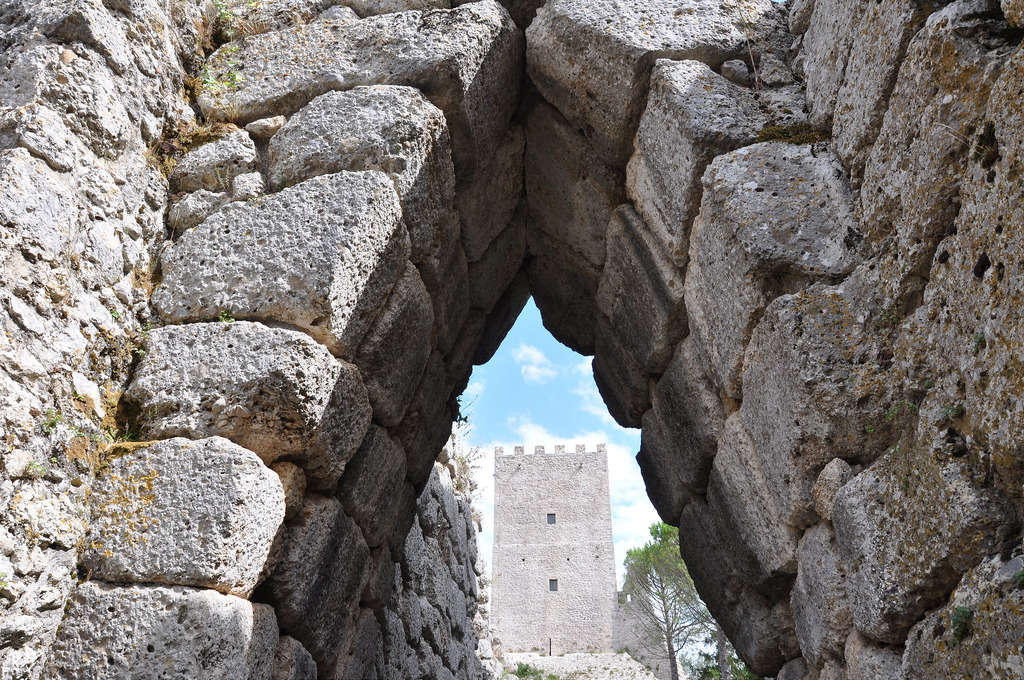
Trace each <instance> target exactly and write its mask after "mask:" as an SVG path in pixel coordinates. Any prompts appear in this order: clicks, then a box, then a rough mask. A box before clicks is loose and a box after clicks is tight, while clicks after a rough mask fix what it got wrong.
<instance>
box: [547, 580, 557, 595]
mask: <svg viewBox="0 0 1024 680" xmlns="http://www.w3.org/2000/svg"><path fill="white" fill-rule="evenodd" d="M548 590H549V591H551V592H552V593H557V592H558V579H557V578H550V579H548Z"/></svg>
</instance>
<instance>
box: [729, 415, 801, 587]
mask: <svg viewBox="0 0 1024 680" xmlns="http://www.w3.org/2000/svg"><path fill="white" fill-rule="evenodd" d="M713 475H714V477H715V478H717V483H718V485H719V487H720V488H721V489H722V490H723V492H724V493H723V500H724V503H725V505H726V506H727V507H728V512H729V514H730V516H731V517H732V518H733V520H734V521H735V522H736V526H737V528H738V529H739V531H740V533H741V535H742V536H743V539H744V541H745V542H746V544H747V545H748V546H750V549H751V550H752V551H753V552H754V554H755V555H757V561H758V563H759V564H760V565H761V571H762V572H763V573H764V574H765V575H766V576H769V577H771V576H778V575H784V574H795V573H796V570H797V561H796V548H797V539H798V538H799V535H800V534H799V532H797V531H796V529H794V528H793V527H791V526H789V525H788V524H787V523H786V518H785V517H784V516H783V514H782V512H781V510H780V509H779V507H778V505H777V504H776V501H775V498H774V497H773V495H772V489H771V487H770V482H769V480H768V475H767V471H766V470H765V468H764V465H763V463H762V462H761V460H760V459H759V458H758V456H757V450H756V449H755V448H754V442H753V441H752V440H751V439H750V434H749V433H748V432H747V430H746V427H745V425H744V423H743V417H742V415H741V414H740V413H734V414H732V415H731V416H729V418H728V419H727V420H726V421H725V428H724V430H723V432H722V437H721V439H720V440H719V444H718V454H717V455H716V456H715V461H714V473H713Z"/></svg>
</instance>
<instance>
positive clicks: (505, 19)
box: [0, 0, 1024, 680]
mask: <svg viewBox="0 0 1024 680" xmlns="http://www.w3.org/2000/svg"><path fill="white" fill-rule="evenodd" d="M332 4H333V3H331V2H329V1H328V0H288V1H287V2H285V1H284V0H280V1H279V2H275V1H273V0H264V2H247V3H242V2H229V1H227V0H226V1H225V2H217V3H216V4H213V3H209V4H208V3H205V2H203V3H200V2H189V1H188V0H173V1H170V0H168V1H164V0H152V1H149V0H137V1H135V0H133V1H132V2H122V1H119V0H108V1H106V2H100V1H99V0H68V1H66V2H64V1H62V2H55V1H47V0H18V1H15V2H9V3H7V4H6V5H5V6H4V7H3V8H2V9H0V23H2V24H3V32H2V38H0V298H2V307H3V313H2V314H0V323H2V324H3V331H4V332H3V333H2V334H0V394H2V396H3V398H2V400H0V426H2V428H3V430H2V432H0V436H2V439H3V450H2V453H3V478H2V481H0V508H2V523H0V526H2V531H0V574H2V575H0V677H2V678H5V679H6V678H38V677H48V678H49V677H65V678H101V677H126V676H127V677H150V676H155V675H157V674H158V673H160V672H165V671H166V673H170V674H171V675H175V674H177V675H181V676H184V677H193V676H203V675H204V674H206V675H208V676H210V677H218V678H221V677H223V678H232V677H239V678H250V677H251V678H267V677H271V675H272V674H273V675H274V677H292V678H299V677H311V674H312V673H316V674H317V676H318V677H321V678H342V677H350V676H356V677H375V676H376V677H393V676H394V674H395V673H417V672H424V673H425V672H428V670H427V669H429V672H431V673H436V674H437V676H438V677H447V675H446V674H451V675H452V676H456V677H476V675H477V674H478V673H479V672H482V671H481V669H480V665H479V663H478V662H475V661H474V659H473V658H472V654H471V653H470V651H471V650H472V649H473V648H474V647H476V645H477V642H476V633H475V632H474V631H473V630H470V628H472V626H471V625H470V623H469V622H470V621H472V619H473V615H472V606H473V600H474V599H475V598H474V597H473V588H474V587H475V578H474V576H473V575H472V574H470V573H469V572H470V571H473V569H472V568H471V567H472V560H468V559H464V558H463V557H460V555H462V556H468V555H469V554H470V553H471V549H470V547H469V546H470V545H471V540H470V537H469V535H468V534H469V533H470V532H468V531H467V537H466V539H465V542H463V540H462V539H461V538H460V537H457V536H455V535H454V534H453V533H452V532H455V533H458V532H459V531H462V530H465V529H467V527H470V528H471V527H472V522H469V523H468V525H467V524H466V523H465V522H464V520H462V519H459V517H462V516H463V515H462V514H461V513H462V511H461V510H460V511H459V512H458V513H454V514H453V513H451V512H449V513H447V514H445V513H435V512H434V509H435V508H436V507H437V504H438V503H440V504H442V505H445V504H447V505H446V507H449V506H450V505H451V503H450V502H449V501H448V500H442V496H443V494H434V492H433V491H430V492H429V498H427V497H425V496H424V489H427V488H431V489H435V487H436V485H435V483H434V482H432V481H430V480H431V471H432V470H433V465H434V461H435V459H436V457H437V454H438V452H439V451H440V450H441V448H442V445H443V443H444V441H445V440H446V438H447V436H448V433H449V429H450V424H451V421H452V419H453V417H455V415H456V414H457V403H456V401H455V399H456V398H457V396H458V394H459V393H460V392H461V390H462V388H463V386H464V385H465V384H466V381H467V380H468V376H469V372H470V370H471V367H472V365H473V364H474V363H482V362H484V361H486V360H487V358H488V357H489V356H490V355H491V354H492V353H493V351H494V350H495V348H496V347H497V345H498V343H499V342H500V340H501V338H502V337H503V336H504V334H505V332H506V330H507V329H508V328H509V327H510V325H511V323H512V322H513V321H514V319H515V317H516V315H517V314H518V312H519V310H520V309H521V308H522V305H523V304H525V301H526V299H527V296H529V295H531V294H532V295H533V297H534V298H535V300H536V302H537V304H538V306H539V307H540V309H541V311H542V313H543V315H544V323H545V325H546V327H547V328H548V329H550V330H551V332H552V333H554V335H555V336H556V337H557V338H558V339H559V340H561V341H562V342H564V343H566V344H567V345H569V346H571V347H573V348H574V349H576V350H578V351H580V352H583V353H586V354H594V362H593V365H594V371H595V377H596V379H597V382H598V385H599V387H600V389H601V391H602V395H603V396H604V398H605V401H606V403H607V405H608V407H609V410H610V412H611V414H612V415H613V416H614V417H615V418H616V419H617V420H619V421H620V422H621V423H623V424H625V425H629V426H634V427H637V426H642V429H643V435H642V447H641V451H640V454H639V456H638V460H639V462H640V465H641V469H642V471H643V473H644V478H645V481H646V483H647V487H648V492H649V495H650V496H651V499H652V501H653V502H654V504H655V506H656V508H657V509H658V511H659V513H660V514H661V516H662V517H663V518H664V519H665V520H666V521H668V522H671V523H673V524H678V525H679V527H680V529H681V535H682V536H683V539H684V546H683V552H684V557H685V558H686V560H687V564H688V566H689V567H690V571H691V573H692V575H693V577H694V580H695V583H696V584H697V587H698V589H699V591H700V593H701V595H702V596H703V598H704V599H705V601H706V602H707V604H708V607H709V609H710V610H711V612H712V613H713V614H714V615H715V616H716V618H717V619H718V620H719V621H720V622H721V625H722V626H723V628H724V629H725V631H726V633H727V634H728V635H729V637H730V639H731V641H732V643H733V644H734V646H735V647H736V649H737V651H738V652H739V653H740V655H741V656H742V657H743V658H744V660H745V661H746V662H747V663H748V664H749V665H750V666H751V667H752V668H753V669H754V670H755V671H756V672H758V673H760V674H764V675H773V674H776V673H778V674H781V675H782V676H783V677H787V678H798V677H806V678H814V677H824V678H831V679H835V678H846V680H860V679H862V678H875V677H907V678H917V677H942V676H946V675H949V676H953V675H975V676H982V675H985V676H991V677H1016V676H1019V675H1020V673H1021V664H1022V663H1024V662H1022V660H1021V659H1022V656H1024V650H1022V648H1021V643H1020V640H1021V639H1024V634H1022V631H1021V623H1020V621H1021V619H1020V617H1019V616H1018V615H1017V614H1016V612H1019V610H1020V608H1021V607H1022V606H1024V603H1022V593H1024V590H1022V586H1021V583H1022V580H1024V573H1022V572H1024V562H1022V555H1021V552H1022V546H1021V518H1022V505H1024V503H1022V494H1024V490H1022V484H1024V467H1022V464H1021V461H1022V460H1024V455H1022V452H1021V447H1020V441H1022V440H1024V437H1022V432H1021V429H1022V422H1024V419H1022V415H1021V414H1022V411H1021V407H1020V406H1019V405H1018V404H1021V403H1024V398H1022V396H1024V395H1022V392H1024V382H1022V379H1021V376H1022V375H1024V369H1022V367H1021V365H1020V362H1019V360H1018V357H1019V355H1020V350H1021V348H1020V339H1021V338H1022V337H1024V328H1022V323H1021V316H1020V314H1019V309H1020V307H1021V304H1020V303H1021V301H1020V300H1019V291H1020V290H1021V289H1022V285H1021V281H1020V278H1021V265H1020V257H1019V254H1020V251H1021V244H1020V240H1021V228H1022V225H1024V214H1022V212H1021V211H1022V207H1021V202H1020V196H1021V193H1022V176H1024V175H1022V168H1021V163H1022V160H1021V159H1022V158H1024V153H1022V152H1024V149H1022V148H1021V140H1022V139H1024V116H1022V113H1021V107H1020V101H1021V91H1020V88H1021V85H1020V84H1021V83H1022V82H1024V54H1022V52H1021V48H1020V41H1021V35H1022V28H1024V25H1022V24H1024V8H1022V5H1021V2H1020V1H1019V0H1001V2H999V1H996V0H956V1H955V2H937V3H930V4H929V3H919V2H916V1H915V0H882V1H881V2H874V3H869V2H866V1H861V0H858V1H855V2H850V1H846V2H837V1H835V0H792V2H790V3H788V4H786V5H780V4H775V3H772V2H770V1H769V0H728V1H727V2H724V3H720V2H717V1H716V2H706V1H704V0H696V1H689V0H686V1H684V0H637V1H635V2H629V3H609V2H601V1H598V0H549V1H548V2H547V3H546V4H544V3H540V2H536V1H534V0H522V1H520V0H515V1H510V2H509V3H508V5H509V10H510V11H511V15H510V13H509V11H506V9H505V8H504V7H502V6H501V5H499V4H497V3H496V2H493V0H483V1H481V2H474V3H461V2H455V3H449V2H448V1H447V0H408V1H400V2H398V1H394V2H393V1H392V0H380V1H378V0H372V1H371V0H346V2H344V3H343V4H342V5H336V6H332ZM452 4H454V5H456V6H455V7H451V6H450V5H452ZM542 5H543V6H542ZM531 19H532V23H531ZM515 22H518V24H517V23H515ZM522 29H525V32H524V31H523V30H522ZM524 36H525V38H524ZM524 55H525V59H524ZM524 72H525V74H526V76H527V77H525V78H524V76H523V74H524ZM207 142H208V143H207ZM438 484H440V486H441V487H443V486H444V484H443V481H439V482H438ZM435 490H436V489H435ZM431 499H434V500H431ZM457 505H458V503H456V506H457ZM449 509H450V507H449ZM418 512H419V514H417V513H418ZM440 514H444V516H445V518H446V519H445V520H444V521H443V522H441V521H438V522H434V521H433V519H432V518H434V517H435V516H439V515H440ZM416 527H419V529H418V530H417V529H416ZM418 532H422V535H423V545H425V546H426V548H425V549H421V547H420V545H419V543H418V542H417V541H418V538H417V537H418V536H419V533H418ZM410 541H412V544H410ZM431 541H434V543H432V542H431ZM410 546H411V547H410ZM410 551H411V552H412V554H413V557H410V554H409V553H410ZM423 554H427V555H429V556H431V557H430V559H429V560H428V562H431V560H434V561H436V560H437V559H440V560H441V562H443V563H444V564H446V565H447V567H446V569H443V570H440V571H437V570H434V571H431V573H434V574H435V576H432V577H431V578H429V579H426V580H423V581H420V582H418V584H417V582H416V581H415V578H416V575H415V574H413V573H412V571H414V570H413V569H411V568H410V565H412V564H420V565H422V564H425V563H424V562H423V560H422V559H421V558H422V556H423ZM417 556H418V557H417ZM410 560H412V561H410ZM431 563H432V564H433V563H435V562H431ZM396 565H397V568H396ZM403 565H404V566H403ZM418 569H419V567H417V570H418ZM423 569H427V567H425V566H424V567H423ZM429 569H431V570H433V567H430V568H429ZM445 571H447V574H448V576H450V577H451V578H450V579H449V580H445V579H446V578H448V576H445V575H444V573H442V572H445ZM398 575H400V578H396V576H398ZM414 595H415V598H414ZM414 599H415V600H416V601H418V602H419V606H418V607H416V606H413V605H412V604H411V603H412V602H413V600H414ZM460 608H461V609H460ZM460 611H461V612H464V613H463V614H460V613H459V612H460ZM417 617H418V618H417ZM124 622H131V623H130V625H126V624H125V623H124ZM399 622H400V623H401V626H399V625H398V623H399ZM484 646H486V645H484ZM100 648H102V649H103V650H104V652H105V653H102V654H98V653H97V652H96V650H97V649H100ZM413 656H415V659H413ZM157 659H159V665H157V664H156V662H155V660H157ZM313 664H315V670H314V666H313ZM129 669H130V670H129ZM161 669H162V670H161ZM397 669H402V670H397ZM413 669H415V670H413ZM147 674H148V675H147Z"/></svg>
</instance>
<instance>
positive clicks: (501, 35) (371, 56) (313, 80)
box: [199, 0, 523, 170]
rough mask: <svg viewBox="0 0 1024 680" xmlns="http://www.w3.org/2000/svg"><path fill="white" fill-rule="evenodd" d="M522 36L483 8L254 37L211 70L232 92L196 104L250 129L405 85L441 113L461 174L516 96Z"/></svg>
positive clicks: (209, 94)
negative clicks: (334, 98)
mask: <svg viewBox="0 0 1024 680" xmlns="http://www.w3.org/2000/svg"><path fill="white" fill-rule="evenodd" d="M522 40H523V38H522V34H521V33H520V32H519V30H518V29H517V28H516V26H515V24H514V23H513V22H512V19H511V18H510V17H509V16H508V13H507V12H506V11H505V10H504V9H503V8H502V7H501V6H500V5H499V4H498V3H496V2H493V1H492V0H485V1H484V2H475V3H471V4H468V5H463V6H462V7H459V8H458V9H453V10H435V11H410V12H398V13H394V14H385V15H381V16H375V17H368V18H366V19H364V20H362V21H354V22H344V21H333V20H325V21H319V22H313V23H311V24H307V25H305V26H298V27H295V28H291V29H286V30H282V31H276V32H273V33H265V34H263V35H256V36H251V37H249V38H248V39H246V40H245V41H243V42H241V43H239V44H231V45H227V46H225V47H222V48H221V49H219V50H218V51H217V52H215V53H214V54H213V55H212V56H211V57H210V59H209V60H208V62H207V66H208V69H209V73H210V77H211V78H213V79H215V80H217V81H218V82H231V83H233V84H232V86H230V87H221V88H216V89H207V90H205V91H204V92H203V93H202V94H201V95H200V96H199V106H200V107H201V108H202V111H203V114H204V115H205V116H207V117H208V118H212V119H220V120H225V119H230V120H235V121H238V122H240V123H248V122H250V121H253V120H256V119H258V118H264V117H267V116H273V115H278V114H281V113H289V112H292V111H298V110H299V109H300V108H302V107H303V106H305V105H306V103H308V102H309V101H310V100H312V99H313V98H314V97H316V96H317V95H321V94H324V93H325V92H329V91H331V90H340V89H350V88H352V87H355V86H357V85H408V86H410V87H415V88H417V89H418V90H420V91H421V92H423V93H424V94H425V95H426V96H427V98H428V99H430V101H432V102H433V103H434V105H435V106H437V107H438V108H439V109H441V110H442V111H444V113H445V118H446V119H447V121H448V126H449V128H450V131H451V136H452V152H453V160H454V162H455V166H456V168H459V169H467V170H469V169H472V168H473V167H475V166H476V164H477V163H478V162H479V159H483V158H489V157H490V154H491V152H492V151H493V150H494V149H495V148H496V147H497V146H498V142H499V140H500V139H501V137H502V135H504V133H505V130H506V128H507V126H508V122H509V119H510V118H511V117H512V112H513V110H514V109H515V106H516V101H517V99H518V95H519V78H520V70H521V68H522V66H521V59H522V48H523V45H522Z"/></svg>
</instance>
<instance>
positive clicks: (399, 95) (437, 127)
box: [269, 86, 455, 262]
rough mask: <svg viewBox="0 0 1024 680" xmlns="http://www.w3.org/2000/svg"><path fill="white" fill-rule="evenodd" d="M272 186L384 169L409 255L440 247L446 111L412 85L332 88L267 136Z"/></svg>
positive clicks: (446, 205)
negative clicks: (402, 223)
mask: <svg viewBox="0 0 1024 680" xmlns="http://www.w3.org/2000/svg"><path fill="white" fill-rule="evenodd" d="M269 156H270V183H271V185H272V186H275V187H284V186H291V185H294V184H297V183H299V182H301V181H303V180H306V179H309V178H311V177H316V176H318V175H325V174H329V173H335V172H341V171H342V170H352V171H359V170H379V171H380V172H383V173H386V174H387V175H388V177H390V178H391V181H392V182H394V184H395V191H396V192H398V198H399V200H400V201H401V204H402V213H403V215H404V217H405V222H406V226H407V227H408V229H409V239H410V241H411V244H412V259H413V261H414V262H418V261H420V260H421V259H423V258H424V257H425V256H426V255H427V254H428V253H430V252H432V251H433V250H435V249H436V248H437V246H438V245H439V243H440V240H441V236H442V231H443V228H444V226H445V224H447V223H448V222H449V221H450V220H451V219H452V216H451V215H450V213H451V203H452V200H453V197H454V191H455V174H454V173H455V171H454V168H453V167H452V162H451V143H450V140H449V138H448V128H447V126H446V125H445V120H444V115H443V114H442V113H441V112H440V111H439V110H438V109H437V107H435V106H434V105H433V104H431V103H430V102H429V101H427V99H426V98H425V97H424V96H423V95H422V94H420V93H419V92H417V91H416V90H414V89H413V88H411V87H394V86H375V87H357V88H354V89H352V90H348V91H346V92H328V93H326V94H322V95H320V96H319V97H317V98H315V99H314V100H313V101H311V102H310V103H309V104H308V105H306V106H305V107H304V108H303V109H302V110H301V111H299V112H298V113H296V114H295V115H294V116H292V117H291V119H290V120H289V121H288V123H287V124H286V125H285V126H284V127H282V128H281V130H280V131H279V132H278V133H277V134H275V135H274V137H273V139H271V140H270V147H269Z"/></svg>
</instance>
